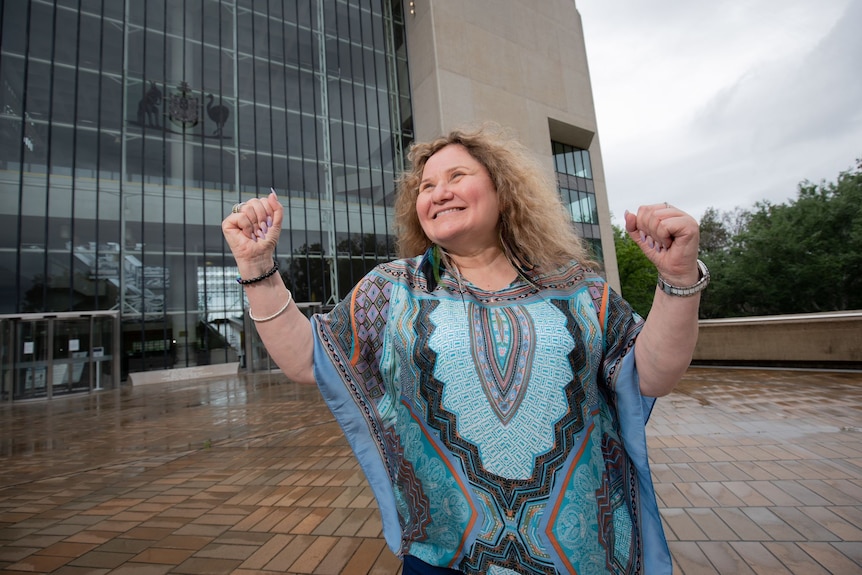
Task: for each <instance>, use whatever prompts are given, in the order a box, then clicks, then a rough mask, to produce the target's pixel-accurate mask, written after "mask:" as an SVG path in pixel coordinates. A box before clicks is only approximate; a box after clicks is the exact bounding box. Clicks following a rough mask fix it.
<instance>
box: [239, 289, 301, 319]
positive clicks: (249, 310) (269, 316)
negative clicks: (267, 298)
mask: <svg viewBox="0 0 862 575" xmlns="http://www.w3.org/2000/svg"><path fill="white" fill-rule="evenodd" d="M292 301H293V294H291V293H290V290H287V301H286V302H284V305H283V306H281V309H280V310H278V311H277V312H275V313H274V314H272V315H268V316H266V317H254V316H253V315H252V313H251V308H248V317H250V318H251V319H252V320H254V321H256V322H258V323H261V322H265V321H269V320H271V319H275V318H277V317H278V316H280V315H281V314H283V313H284V310H286V309H287V306H289V305H290V302H292Z"/></svg>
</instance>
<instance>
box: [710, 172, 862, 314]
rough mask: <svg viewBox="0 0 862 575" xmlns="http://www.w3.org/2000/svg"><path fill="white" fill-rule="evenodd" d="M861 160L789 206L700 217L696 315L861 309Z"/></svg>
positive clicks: (805, 188) (802, 191) (803, 187)
mask: <svg viewBox="0 0 862 575" xmlns="http://www.w3.org/2000/svg"><path fill="white" fill-rule="evenodd" d="M860 206H862V162H860V163H859V164H858V165H857V167H856V170H855V171H848V172H843V173H841V174H840V175H839V176H838V179H837V181H836V182H834V183H825V182H824V183H821V184H819V185H815V184H812V183H810V182H802V183H801V184H800V185H799V188H798V194H797V197H796V199H795V200H791V201H789V202H787V203H785V204H773V203H771V202H768V201H762V202H758V203H757V204H755V207H754V209H753V210H752V211H751V212H742V211H741V210H739V209H738V208H737V210H736V211H735V212H731V213H725V214H720V213H718V212H717V211H716V210H714V209H709V210H707V211H706V213H704V216H703V218H702V219H701V247H702V251H701V254H702V255H701V257H702V259H703V260H704V262H706V264H707V265H708V266H709V268H710V270H711V271H712V276H713V278H712V283H711V285H710V287H709V288H708V289H707V290H706V292H704V296H703V300H702V302H701V317H734V316H751V315H772V314H790V313H809V312H821V311H837V310H847V309H862V209H860Z"/></svg>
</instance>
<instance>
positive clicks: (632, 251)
mask: <svg viewBox="0 0 862 575" xmlns="http://www.w3.org/2000/svg"><path fill="white" fill-rule="evenodd" d="M613 229H614V248H616V251H617V266H618V267H619V270H620V288H621V290H622V294H621V295H622V296H623V297H624V298H625V300H626V301H627V302H628V303H629V305H631V306H632V308H633V309H634V310H635V311H636V312H638V313H639V314H641V315H642V316H644V317H646V315H647V314H648V313H649V310H650V309H651V308H652V300H653V296H655V284H656V280H657V279H658V275H657V272H656V269H655V266H654V265H653V264H652V262H650V261H649V260H648V259H647V257H646V256H645V255H644V253H643V252H642V251H641V249H640V248H639V247H638V245H637V244H636V243H635V242H634V240H632V239H631V238H630V237H629V235H628V233H626V231H625V230H624V229H623V228H621V227H619V226H614V228H613Z"/></svg>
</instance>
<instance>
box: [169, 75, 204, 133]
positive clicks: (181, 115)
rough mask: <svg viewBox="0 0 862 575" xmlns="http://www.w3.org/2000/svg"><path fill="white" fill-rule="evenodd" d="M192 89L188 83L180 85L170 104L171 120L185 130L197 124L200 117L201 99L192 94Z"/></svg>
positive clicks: (172, 95)
mask: <svg viewBox="0 0 862 575" xmlns="http://www.w3.org/2000/svg"><path fill="white" fill-rule="evenodd" d="M191 93H192V89H191V88H190V87H189V85H188V83H186V82H182V83H181V84H180V85H179V92H174V93H173V94H171V99H170V102H169V104H168V115H169V116H170V118H171V121H172V122H174V123H175V124H179V125H180V126H182V127H183V129H184V130H187V129H188V128H193V127H195V126H197V124H198V121H199V119H200V99H199V98H197V97H193V96H191Z"/></svg>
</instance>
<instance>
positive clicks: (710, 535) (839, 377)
mask: <svg viewBox="0 0 862 575" xmlns="http://www.w3.org/2000/svg"><path fill="white" fill-rule="evenodd" d="M648 441H649V447H650V460H651V466H652V471H653V476H654V480H655V483H656V491H657V496H658V499H659V506H660V508H661V511H662V519H663V521H664V524H665V529H666V532H667V535H668V539H669V541H670V545H671V552H672V554H673V557H674V563H675V573H678V574H679V573H682V574H683V575H693V574H697V575H700V574H719V573H721V574H723V573H734V574H736V573H745V574H755V573H757V574H760V573H790V574H802V573H804V574H806V575H810V574H818V573H839V574H841V573H847V574H851V573H852V574H857V573H862V527H860V526H862V373H860V372H838V371H832V372H830V371H790V370H764V369H719V368H705V367H693V368H691V369H689V371H688V373H687V375H686V377H685V378H684V380H683V381H682V382H681V383H680V385H679V386H678V387H677V389H676V390H675V391H674V392H673V393H671V394H670V395H668V396H667V397H665V398H662V399H661V400H659V401H658V403H657V405H656V407H655V409H654V411H653V414H652V418H651V420H650V423H649V426H648ZM398 571H399V562H398V560H397V558H395V557H394V556H393V555H392V554H391V553H390V552H389V551H388V550H387V549H386V548H385V544H384V542H383V539H382V536H381V527H380V522H379V517H378V516H377V512H376V505H375V502H374V498H373V495H372V494H371V491H370V489H369V487H368V485H367V483H366V482H365V479H364V476H363V475H362V473H361V470H359V468H358V465H357V464H356V462H355V460H354V459H353V457H352V456H351V453H350V449H349V446H348V445H347V442H346V440H345V439H344V437H343V435H342V434H341V431H340V430H339V428H338V426H337V425H336V424H335V422H334V420H333V417H332V415H331V414H330V412H329V410H328V409H327V408H326V406H325V404H324V402H323V400H322V398H321V397H320V394H319V392H318V391H317V389H316V388H315V387H313V386H298V385H295V384H292V383H290V382H288V381H287V380H286V379H285V378H284V377H283V376H282V375H281V374H278V373H273V374H263V375H255V376H242V375H237V376H231V377H225V378H220V379H211V380H195V381H180V382H170V383H158V384H148V385H140V386H134V387H132V386H125V387H122V388H121V389H118V390H106V391H101V392H98V393H93V394H90V395H79V396H65V397H58V398H55V399H53V400H50V401H33V402H20V403H11V404H10V403H4V404H0V574H5V573H21V572H31V573H34V572H35V573H57V574H64V573H69V574H71V573H94V574H95V573H147V574H148V573H154V574H155V573H187V574H195V573H201V574H203V573H236V574H238V575H252V574H253V573H254V574H258V575H260V574H266V573H276V572H281V573H284V572H290V573H345V574H350V575H363V574H366V573H375V574H378V575H380V574H388V573H397V572H398Z"/></svg>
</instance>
